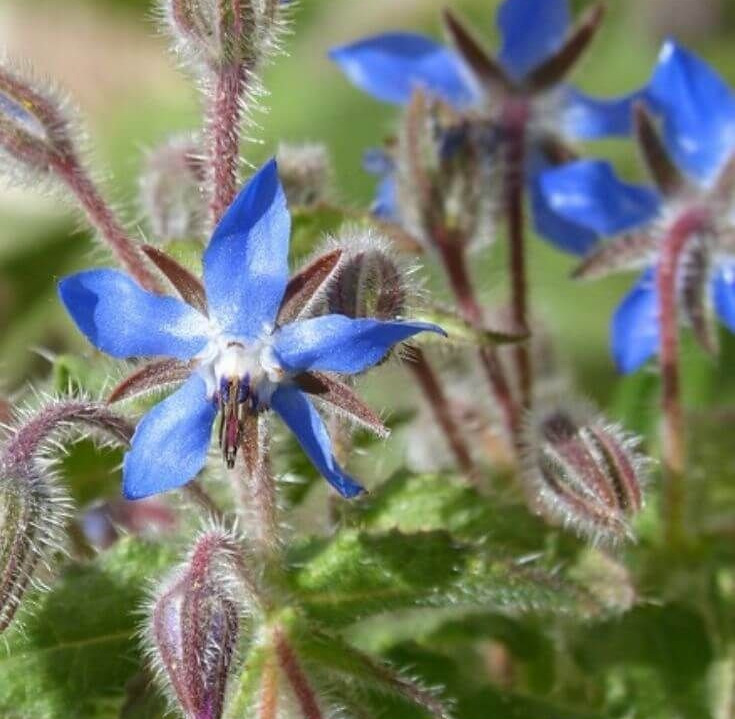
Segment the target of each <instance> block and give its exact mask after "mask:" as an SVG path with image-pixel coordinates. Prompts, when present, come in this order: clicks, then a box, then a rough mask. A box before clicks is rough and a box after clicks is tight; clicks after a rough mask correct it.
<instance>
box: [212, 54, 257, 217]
mask: <svg viewBox="0 0 735 719" xmlns="http://www.w3.org/2000/svg"><path fill="white" fill-rule="evenodd" d="M247 77H248V72H247V69H246V68H245V66H244V65H243V64H242V63H232V64H227V65H224V66H223V67H222V68H220V69H219V70H218V72H217V76H216V79H215V81H214V95H213V97H212V107H211V109H210V118H209V136H210V137H209V143H210V148H209V155H210V163H211V173H212V175H211V176H212V195H211V199H210V205H209V210H210V218H211V222H212V225H213V226H214V225H216V224H217V223H218V222H219V221H220V219H221V218H222V215H224V213H225V211H226V210H227V208H228V207H229V206H230V204H231V203H232V201H233V200H234V199H235V195H236V194H237V181H238V164H239V162H240V122H241V119H242V112H243V105H242V97H243V94H244V91H245V87H246V83H247Z"/></svg>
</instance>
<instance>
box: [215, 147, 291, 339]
mask: <svg viewBox="0 0 735 719" xmlns="http://www.w3.org/2000/svg"><path fill="white" fill-rule="evenodd" d="M290 234H291V217H290V215H289V214H288V209H287V207H286V195H285V194H284V192H283V187H282V186H281V181H280V180H279V178H278V168H277V166H276V161H275V160H270V161H269V162H268V163H266V164H265V165H264V166H263V167H262V168H261V169H260V170H259V171H258V172H257V173H256V174H255V175H254V176H253V178H252V179H251V180H250V182H248V184H247V185H246V186H245V188H244V189H243V190H242V191H241V192H240V194H239V195H238V196H237V197H236V198H235V201H234V202H233V203H232V205H231V206H230V208H229V209H228V210H227V212H226V213H225V215H224V217H223V218H222V220H221V221H220V223H219V225H217V228H216V229H215V231H214V235H213V236H212V239H211V240H210V242H209V247H207V250H206V252H205V253H204V285H205V287H206V290H207V301H208V302H209V309H210V312H211V314H212V316H213V317H214V318H215V319H216V320H217V322H218V323H219V325H220V327H221V329H222V331H223V332H224V333H226V334H229V335H233V336H236V337H240V338H242V339H254V338H255V337H257V336H258V335H260V333H261V332H262V330H263V327H264V326H270V325H272V323H273V321H274V320H275V318H276V314H277V313H278V308H279V307H280V305H281V300H282V299H283V293H284V291H285V289H286V283H287V282H288V243H289V239H290Z"/></svg>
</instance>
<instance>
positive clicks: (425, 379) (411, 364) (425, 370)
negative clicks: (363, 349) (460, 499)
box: [406, 348, 475, 478]
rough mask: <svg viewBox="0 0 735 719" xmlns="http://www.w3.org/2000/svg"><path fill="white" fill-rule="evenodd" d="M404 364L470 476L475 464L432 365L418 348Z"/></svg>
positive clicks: (450, 446) (455, 457) (456, 458)
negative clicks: (411, 373)
mask: <svg viewBox="0 0 735 719" xmlns="http://www.w3.org/2000/svg"><path fill="white" fill-rule="evenodd" d="M406 365H407V366H408V368H409V369H410V370H411V371H412V372H413V376H414V377H415V378H416V381H417V383H418V385H419V387H421V390H422V392H423V394H424V397H425V398H426V401H427V402H428V403H429V406H430V407H431V411H432V412H433V414H434V419H435V420H436V423H437V424H438V425H439V427H441V430H442V432H443V433H444V437H445V438H446V440H447V443H448V444H449V448H450V449H451V451H452V454H453V455H454V459H455V461H456V462H457V466H458V467H459V469H460V470H461V471H462V472H463V473H464V474H465V475H467V477H469V478H472V477H473V476H474V470H475V466H474V463H473V462H472V457H471V455H470V451H469V449H468V448H467V445H466V444H465V441H464V437H463V436H462V431H461V430H460V428H459V427H458V426H457V423H456V422H455V421H454V417H453V416H452V410H451V407H450V406H449V401H448V400H447V396H446V394H445V393H444V388H443V387H442V385H441V382H440V381H439V378H438V377H437V375H436V373H435V372H434V369H433V367H432V366H431V364H430V363H429V361H428V359H426V355H425V354H424V353H423V352H422V351H421V350H420V349H418V348H414V349H413V350H412V353H411V357H410V358H409V359H408V361H407V362H406Z"/></svg>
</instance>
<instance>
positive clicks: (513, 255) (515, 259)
mask: <svg viewBox="0 0 735 719" xmlns="http://www.w3.org/2000/svg"><path fill="white" fill-rule="evenodd" d="M528 116H529V111H528V107H527V104H526V102H525V101H523V100H516V99H513V98H510V99H509V100H507V101H506V105H505V108H504V112H503V126H504V129H505V131H506V167H505V213H506V217H507V221H508V238H509V242H510V248H509V250H510V251H509V262H510V279H511V294H510V301H511V312H512V317H513V322H514V323H515V325H516V326H517V327H518V328H519V329H522V330H525V329H527V327H528V281H527V277H526V274H527V272H526V242H525V225H524V213H523V188H524V180H525V162H526V157H525V155H526V150H525V147H526V125H527V123H528ZM513 354H514V361H515V365H516V371H517V373H518V383H519V386H520V391H521V403H522V405H523V407H525V408H528V407H530V406H531V398H532V392H533V387H532V385H533V374H532V367H531V356H530V354H529V351H528V343H526V342H519V343H518V344H517V345H515V347H513Z"/></svg>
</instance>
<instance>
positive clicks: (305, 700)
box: [273, 629, 323, 719]
mask: <svg viewBox="0 0 735 719" xmlns="http://www.w3.org/2000/svg"><path fill="white" fill-rule="evenodd" d="M273 639H274V643H275V648H276V656H277V657H278V663H279V664H280V667H281V670H282V671H283V673H284V674H285V675H286V678H287V679H288V682H289V684H290V685H291V689H292V690H293V693H294V696H295V697H296V701H297V702H298V704H299V708H300V709H301V715H302V717H303V719H322V717H323V715H322V711H321V709H320V708H319V702H318V700H317V695H316V692H314V689H313V688H312V686H311V683H310V682H309V678H308V677H307V676H306V673H305V672H304V670H303V667H302V666H301V662H299V658H298V656H297V654H296V652H295V651H294V648H293V647H292V646H291V644H290V643H289V641H288V639H287V638H286V636H285V634H284V633H283V631H281V630H280V629H276V630H275V632H274V637H273Z"/></svg>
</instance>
